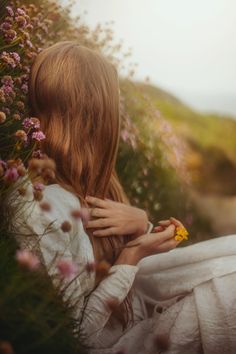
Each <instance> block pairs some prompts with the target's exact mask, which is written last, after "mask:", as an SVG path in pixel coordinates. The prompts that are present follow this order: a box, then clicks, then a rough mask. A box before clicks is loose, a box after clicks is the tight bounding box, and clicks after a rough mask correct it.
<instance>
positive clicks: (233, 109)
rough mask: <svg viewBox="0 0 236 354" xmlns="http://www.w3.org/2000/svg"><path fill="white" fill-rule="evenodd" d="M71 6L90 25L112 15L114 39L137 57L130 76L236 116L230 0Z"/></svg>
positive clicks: (106, 1) (235, 25) (234, 5)
mask: <svg viewBox="0 0 236 354" xmlns="http://www.w3.org/2000/svg"><path fill="white" fill-rule="evenodd" d="M61 2H64V3H65V2H67V0H61ZM84 11H86V12H87V14H85V15H83V12H84ZM73 12H74V15H76V14H80V15H82V18H83V20H84V22H85V23H87V24H88V25H89V26H90V27H92V28H94V27H95V26H96V24H97V23H101V24H103V23H105V22H107V21H114V25H113V26H112V28H113V30H114V33H115V39H116V40H117V41H119V40H120V39H122V40H123V42H124V47H125V48H129V47H132V61H133V62H137V63H138V67H137V69H136V74H135V76H134V79H136V80H144V79H145V77H147V76H148V77H149V78H150V81H151V83H152V84H154V85H156V86H158V87H160V88H162V89H164V90H166V91H168V92H170V93H172V94H174V95H175V96H177V97H178V98H180V99H181V100H182V101H183V102H185V103H187V104H189V105H190V106H192V107H193V108H195V109H198V110H200V111H210V112H216V113H223V114H224V113H225V114H230V115H234V116H235V117H236V65H235V63H236V42H235V36H236V2H234V1H233V0H199V1H198V2H196V1H193V0H179V1H178V2H176V1H174V0H145V1H144V0H129V1H128V2H127V1H125V0H96V1H93V0H80V1H79V2H77V3H76V4H75V6H74V10H73Z"/></svg>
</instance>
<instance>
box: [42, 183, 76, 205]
mask: <svg viewBox="0 0 236 354" xmlns="http://www.w3.org/2000/svg"><path fill="white" fill-rule="evenodd" d="M43 199H44V201H48V202H51V203H53V204H55V205H56V206H57V207H63V208H69V209H70V208H74V209H76V208H80V207H81V204H80V200H79V198H78V197H77V196H76V195H75V194H73V193H72V192H70V191H68V190H66V189H65V188H63V187H62V186H60V185H59V184H49V185H47V186H45V189H44V191H43Z"/></svg>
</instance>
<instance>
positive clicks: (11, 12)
mask: <svg viewBox="0 0 236 354" xmlns="http://www.w3.org/2000/svg"><path fill="white" fill-rule="evenodd" d="M6 10H7V12H8V15H9V16H11V17H13V16H14V11H13V10H12V7H11V6H6Z"/></svg>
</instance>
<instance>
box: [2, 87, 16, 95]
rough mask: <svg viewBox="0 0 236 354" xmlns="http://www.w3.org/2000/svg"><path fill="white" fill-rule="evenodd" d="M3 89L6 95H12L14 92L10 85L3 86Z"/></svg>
mask: <svg viewBox="0 0 236 354" xmlns="http://www.w3.org/2000/svg"><path fill="white" fill-rule="evenodd" d="M2 89H3V91H4V93H5V94H6V95H10V94H11V93H13V92H14V91H13V89H12V87H11V86H8V85H3V86H2Z"/></svg>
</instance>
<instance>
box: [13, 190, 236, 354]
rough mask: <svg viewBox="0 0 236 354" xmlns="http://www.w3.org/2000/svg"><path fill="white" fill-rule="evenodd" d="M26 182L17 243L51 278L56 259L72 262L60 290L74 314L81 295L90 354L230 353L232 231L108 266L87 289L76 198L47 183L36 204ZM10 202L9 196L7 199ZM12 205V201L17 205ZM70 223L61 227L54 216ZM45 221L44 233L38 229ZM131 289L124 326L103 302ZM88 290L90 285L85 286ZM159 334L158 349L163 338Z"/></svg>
mask: <svg viewBox="0 0 236 354" xmlns="http://www.w3.org/2000/svg"><path fill="white" fill-rule="evenodd" d="M32 199H33V197H32V186H31V185H29V187H28V189H27V194H26V195H25V196H24V197H22V196H20V197H19V198H18V200H17V203H16V204H17V205H18V206H19V205H20V203H22V204H21V205H20V211H19V210H18V212H17V218H16V219H15V222H16V226H17V228H18V231H19V234H22V235H21V236H19V237H18V238H19V242H20V243H21V245H22V247H26V248H33V249H36V248H37V249H38V250H39V252H40V256H41V257H42V261H43V262H44V264H45V266H46V267H47V269H48V272H49V274H50V275H51V276H52V277H55V276H56V273H57V268H56V265H55V264H56V259H58V258H60V259H61V258H62V259H67V260H73V261H75V262H78V264H79V266H80V269H81V271H80V274H79V276H78V277H77V278H76V279H75V280H74V282H72V283H71V285H70V286H69V287H68V288H67V291H66V294H65V297H67V298H70V301H71V302H72V303H73V304H76V311H75V314H74V315H75V316H76V317H77V318H81V309H82V308H83V306H84V301H85V298H86V296H87V295H88V294H90V295H89V297H88V302H87V305H86V309H85V310H84V315H83V321H82V326H81V333H83V337H84V340H85V342H86V343H87V344H88V345H89V346H90V347H91V349H90V353H92V354H106V353H107V354H116V353H119V352H120V353H126V354H156V353H162V352H163V350H164V349H165V353H167V354H174V353H176V354H177V353H178V354H197V353H207V354H223V353H225V354H235V353H236V236H234V235H230V236H225V237H220V238H217V239H214V240H210V241H205V242H201V243H198V244H195V245H193V246H188V247H184V248H178V249H176V250H173V251H171V252H168V253H165V254H160V255H156V256H152V257H148V258H145V259H144V260H142V261H141V262H140V263H139V264H138V265H137V266H132V265H115V266H112V267H111V269H110V276H109V277H107V278H106V279H104V280H103V281H102V282H101V283H100V284H99V285H98V287H96V289H95V290H94V291H92V290H93V288H94V281H95V279H94V275H93V273H90V274H89V273H88V272H87V271H86V270H85V265H86V264H87V263H88V262H92V261H94V255H93V250H92V246H91V243H90V240H89V237H88V235H87V234H86V233H85V231H84V228H83V224H82V222H81V221H80V220H79V221H78V220H75V219H73V218H72V217H71V210H74V209H78V208H80V203H79V200H78V198H76V197H75V196H74V195H73V194H71V193H70V192H68V191H66V190H65V189H63V188H61V187H60V186H59V185H57V184H54V185H49V186H47V187H46V190H45V192H44V200H43V201H45V202H48V203H50V204H51V206H52V210H51V211H50V212H45V211H42V210H41V208H40V207H39V203H38V202H33V203H31V202H30V203H28V202H27V201H30V200H32ZM14 203H15V202H14ZM18 209H19V208H18ZM65 220H68V221H70V222H71V224H72V229H71V230H70V231H69V232H63V231H62V230H61V228H60V226H61V223H62V222H63V221H65ZM49 224H50V232H46V233H45V229H46V228H48V225H49ZM131 288H133V291H134V300H133V308H134V314H135V321H134V323H133V324H132V325H131V326H129V327H128V328H127V329H126V330H125V331H124V332H123V331H122V328H121V326H120V325H119V324H118V323H117V322H116V321H111V319H112V310H111V309H109V307H108V306H107V301H108V300H110V299H116V300H118V301H119V302H120V303H121V302H122V301H123V300H124V299H125V297H126V296H127V294H128V292H129V291H130V289H131ZM91 291H92V292H91ZM164 339H165V341H164V342H165V343H164V344H167V345H165V348H164V347H163V340H164Z"/></svg>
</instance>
